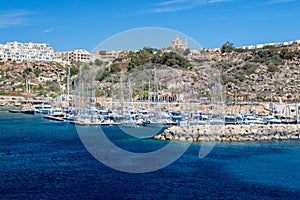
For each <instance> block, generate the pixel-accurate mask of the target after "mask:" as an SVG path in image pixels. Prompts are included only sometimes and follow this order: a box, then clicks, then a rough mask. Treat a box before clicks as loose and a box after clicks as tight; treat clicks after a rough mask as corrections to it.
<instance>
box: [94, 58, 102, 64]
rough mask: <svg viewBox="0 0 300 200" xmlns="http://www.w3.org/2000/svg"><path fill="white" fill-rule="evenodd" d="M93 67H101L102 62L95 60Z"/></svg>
mask: <svg viewBox="0 0 300 200" xmlns="http://www.w3.org/2000/svg"><path fill="white" fill-rule="evenodd" d="M95 65H97V66H101V65H103V62H102V61H101V60H99V59H96V60H95Z"/></svg>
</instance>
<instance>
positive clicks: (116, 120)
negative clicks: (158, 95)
mask: <svg viewBox="0 0 300 200" xmlns="http://www.w3.org/2000/svg"><path fill="white" fill-rule="evenodd" d="M12 112H13V111H12ZM21 112H22V113H24V114H35V113H39V114H42V115H44V116H46V118H48V119H54V120H59V121H62V120H69V121H72V122H73V123H75V124H79V125H80V124H82V125H93V124H95V125H106V124H107V125H118V124H122V125H128V126H134V127H137V126H151V125H154V124H155V125H157V124H160V125H178V126H187V125H188V126H197V125H209V124H215V123H216V122H217V123H218V124H234V125H237V124H248V125H250V124H297V123H300V117H295V118H293V119H288V118H285V117H283V116H280V115H275V114H272V115H268V116H254V115H252V114H243V115H241V114H238V115H226V116H216V115H208V114H204V113H202V112H178V111H165V112H163V111H159V112H157V111H156V112H154V111H148V110H147V109H139V110H129V111H124V112H113V111H110V110H100V109H97V108H95V107H90V108H89V109H85V110H84V111H80V110H77V109H75V108H69V109H62V108H52V106H51V105H50V104H42V105H38V106H35V107H24V108H23V109H22V110H21Z"/></svg>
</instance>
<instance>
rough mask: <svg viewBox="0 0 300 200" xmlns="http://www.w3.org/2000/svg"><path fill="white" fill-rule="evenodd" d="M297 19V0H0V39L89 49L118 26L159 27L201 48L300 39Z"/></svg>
mask: <svg viewBox="0 0 300 200" xmlns="http://www.w3.org/2000/svg"><path fill="white" fill-rule="evenodd" d="M299 20H300V1H299V0H252V1H245V0H154V1H142V0H110V1H102V0H88V1H79V0H59V1H58V0H51V1H50V0H47V1H46V0H39V1H37V0H9V1H2V2H1V7H0V43H5V42H8V41H20V42H28V41H32V42H46V43H49V44H51V45H52V46H53V47H54V49H55V50H56V51H64V50H72V49H77V48H84V49H87V50H89V51H91V50H92V49H93V48H95V47H96V46H97V45H98V44H99V43H101V42H102V41H104V40H105V39H107V38H109V37H111V36H112V35H114V34H117V33H120V32H122V31H126V30H129V29H134V28H141V27H163V28H168V29H173V30H176V31H179V32H181V33H184V34H186V35H188V36H190V37H191V38H193V39H195V40H196V41H197V42H198V43H199V44H201V46H203V47H206V48H216V47H220V46H221V45H222V44H224V43H225V42H226V41H231V42H233V43H234V45H235V46H243V45H251V44H258V43H267V42H281V41H289V40H296V39H300V26H299V24H300V23H299ZM170 42H171V41H170Z"/></svg>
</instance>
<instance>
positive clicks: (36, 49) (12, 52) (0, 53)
mask: <svg viewBox="0 0 300 200" xmlns="http://www.w3.org/2000/svg"><path fill="white" fill-rule="evenodd" d="M54 60H55V54H54V50H53V48H52V47H51V46H50V45H49V44H46V43H32V42H28V43H20V42H7V43H6V44H0V61H16V62H22V61H45V62H49V61H54Z"/></svg>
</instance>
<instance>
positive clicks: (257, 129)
mask: <svg viewBox="0 0 300 200" xmlns="http://www.w3.org/2000/svg"><path fill="white" fill-rule="evenodd" d="M154 138H155V139H157V140H170V141H181V142H208V141H217V142H235V141H263V140H299V139H300V124H290V125H282V124H278V125H227V126H220V127H218V126H195V127H178V126H173V127H170V128H168V129H166V130H165V131H164V132H163V133H161V134H159V135H155V136H154Z"/></svg>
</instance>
